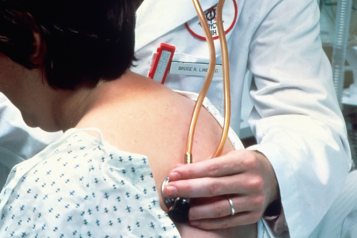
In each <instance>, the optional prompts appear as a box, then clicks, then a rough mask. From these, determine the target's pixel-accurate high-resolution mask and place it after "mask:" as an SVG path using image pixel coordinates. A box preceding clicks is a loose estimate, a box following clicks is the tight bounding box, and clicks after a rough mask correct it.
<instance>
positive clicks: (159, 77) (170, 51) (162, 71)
mask: <svg viewBox="0 0 357 238" xmlns="http://www.w3.org/2000/svg"><path fill="white" fill-rule="evenodd" d="M175 49H176V48H175V46H172V45H169V44H165V43H161V44H160V47H159V48H157V51H156V53H155V55H154V59H153V62H152V65H151V69H150V71H149V75H148V77H149V78H151V79H153V80H155V81H156V82H159V83H161V84H164V83H165V80H166V76H167V74H168V72H169V70H170V65H171V61H172V58H173V56H174V53H175Z"/></svg>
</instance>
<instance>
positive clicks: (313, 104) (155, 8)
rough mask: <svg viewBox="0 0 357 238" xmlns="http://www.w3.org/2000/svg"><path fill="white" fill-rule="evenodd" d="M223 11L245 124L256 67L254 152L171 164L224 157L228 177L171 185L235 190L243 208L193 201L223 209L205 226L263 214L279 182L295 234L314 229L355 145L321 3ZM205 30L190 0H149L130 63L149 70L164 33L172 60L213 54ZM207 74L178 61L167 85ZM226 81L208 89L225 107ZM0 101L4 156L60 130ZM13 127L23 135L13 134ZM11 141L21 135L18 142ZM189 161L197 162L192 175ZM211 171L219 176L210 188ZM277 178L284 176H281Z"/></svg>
mask: <svg viewBox="0 0 357 238" xmlns="http://www.w3.org/2000/svg"><path fill="white" fill-rule="evenodd" d="M201 4H202V7H203V8H204V10H208V9H210V8H211V7H213V6H214V5H215V4H217V0H204V1H201ZM213 12H214V10H213ZM208 13H210V14H207V18H208V20H209V24H210V27H211V30H212V34H213V35H215V34H216V32H215V28H214V27H215V19H214V17H212V10H211V11H209V12H208ZM223 20H224V24H225V27H226V30H227V41H228V48H229V53H230V74H231V92H232V120H231V121H232V122H231V126H232V127H233V129H235V130H236V132H238V131H239V128H240V122H241V116H240V111H241V99H242V90H243V83H244V77H245V75H246V73H247V71H248V70H250V71H251V72H252V73H253V75H254V77H253V82H252V88H251V92H250V94H251V99H252V100H253V103H254V109H253V112H252V114H251V116H250V125H251V128H252V131H253V133H254V134H255V136H256V138H257V141H258V145H255V146H252V147H250V148H249V150H250V151H248V152H247V151H236V152H235V153H232V154H230V155H229V156H223V157H221V158H218V159H215V160H212V161H209V162H207V163H202V164H200V165H197V164H192V165H190V166H182V167H178V168H176V169H174V172H176V176H177V175H178V174H180V175H181V178H185V176H188V177H195V176H198V177H200V176H208V175H211V176H216V174H206V168H209V167H210V166H212V165H215V164H218V165H222V164H224V165H226V166H225V167H224V168H223V169H222V170H218V171H219V172H218V173H219V174H218V175H219V176H222V178H217V179H214V180H212V179H196V180H193V181H191V180H190V181H176V182H174V183H171V190H169V189H168V190H167V191H169V192H171V194H172V193H173V192H174V191H175V189H176V190H177V193H176V195H181V194H186V195H190V196H208V195H210V194H207V193H209V192H212V194H213V195H214V194H216V193H218V194H227V193H229V194H230V195H229V196H230V198H231V199H232V201H233V203H234V206H235V209H236V211H237V212H238V214H235V215H234V216H229V214H230V212H231V209H230V205H229V203H228V200H227V199H226V198H225V199H220V200H219V201H218V202H217V203H216V205H217V204H218V206H216V207H218V208H220V209H221V213H220V214H213V213H214V212H215V209H214V207H213V205H212V206H197V207H196V208H193V209H192V210H191V213H190V218H191V219H192V218H214V217H221V216H224V218H221V219H218V220H215V221H212V222H211V221H210V220H201V219H198V221H200V224H198V226H199V227H202V228H204V229H208V228H215V227H217V226H222V225H223V224H227V225H239V224H244V223H245V222H247V221H249V220H248V219H245V218H247V217H246V216H245V215H243V214H242V213H239V212H244V211H248V215H249V219H251V220H250V222H253V221H254V220H257V219H258V218H259V217H260V215H261V214H262V213H263V212H264V211H265V208H266V206H267V205H268V204H267V201H268V198H269V199H270V200H271V194H269V191H273V190H275V193H276V194H277V197H276V198H278V197H280V199H281V205H282V207H283V213H282V214H280V220H283V221H284V219H285V221H286V223H287V226H288V227H289V233H290V236H291V237H307V236H308V235H309V234H310V233H311V232H312V231H313V230H315V231H316V229H317V227H318V226H319V223H320V222H321V221H322V220H323V217H324V216H325V214H326V213H327V211H328V209H329V208H330V206H331V204H333V202H334V201H335V199H336V198H337V196H338V194H339V192H340V190H341V189H342V186H341V184H343V183H344V181H345V177H346V175H347V173H348V171H349V170H350V167H351V160H350V149H349V145H348V142H347V135H346V129H345V125H344V122H343V118H342V115H341V112H340V109H339V106H338V104H337V101H336V96H335V92H334V88H333V84H332V75H331V67H330V65H329V62H328V59H327V58H326V56H325V54H324V52H323V50H322V48H321V42H320V39H319V25H318V22H319V9H318V6H317V3H316V1H315V0H300V1H293V0H261V1H248V0H226V6H225V10H224V19H223ZM185 23H187V24H185ZM201 36H202V32H201V31H200V28H199V24H198V19H197V17H196V12H195V9H194V7H193V5H192V2H191V0H180V1H177V0H145V1H144V2H143V3H142V5H141V6H140V8H139V9H138V11H137V29H136V53H137V58H138V59H139V60H138V62H137V67H134V68H133V69H132V70H133V71H134V72H137V73H140V74H143V75H147V74H148V72H149V70H150V66H151V60H152V54H153V53H154V52H155V51H156V49H157V47H158V46H159V45H160V43H168V44H171V45H174V46H175V47H176V52H175V55H174V58H173V61H174V62H176V64H178V65H181V66H182V65H185V63H193V64H198V63H200V64H206V63H208V48H207V44H206V42H205V41H204V40H202V39H201V38H202V37H201ZM215 45H216V55H217V64H220V62H221V58H220V48H219V43H218V40H215ZM202 67H203V66H202ZM203 80H204V76H203V75H190V72H182V71H180V70H176V71H175V70H173V71H172V72H171V73H170V74H169V75H168V76H167V79H166V82H165V85H166V86H168V87H170V88H173V89H179V90H186V91H195V92H199V90H200V87H201V85H202V82H203ZM222 88H223V85H222V79H221V77H220V76H219V75H218V76H217V77H215V78H214V79H213V82H212V86H211V89H210V90H209V93H208V95H207V96H208V98H209V99H210V100H211V102H212V103H213V104H214V105H215V106H216V107H217V108H218V109H219V110H220V111H221V112H222V113H223V89H222ZM0 102H1V103H2V104H0V113H1V120H0V123H1V124H0V126H1V132H0V133H1V134H0V138H1V140H0V149H1V150H0V152H1V153H2V154H1V157H0V160H1V162H2V163H3V164H5V165H7V167H12V165H13V164H14V163H15V162H19V161H21V160H23V159H26V158H29V157H31V156H32V155H33V154H34V153H36V152H37V151H38V150H40V149H42V148H43V147H44V146H45V145H46V144H48V143H50V142H51V141H53V140H54V139H55V138H58V136H60V134H42V133H43V132H40V131H38V130H29V129H28V128H27V127H26V126H25V125H24V124H23V122H20V120H17V119H16V118H17V117H19V114H18V112H15V111H14V110H15V109H14V108H12V106H10V105H8V102H7V101H6V99H4V100H3V101H0ZM15 115H17V116H15ZM5 118H11V119H5ZM13 135H16V138H13V137H11V136H13ZM14 141H18V143H16V144H14V143H13V142H14ZM28 145H31V146H30V147H29V146H28ZM28 148H31V150H28ZM256 151H259V152H260V153H258V152H256ZM9 154H11V156H12V157H10V158H13V159H11V160H6V161H5V160H4V158H5V156H4V155H9ZM247 156H248V157H249V158H248V159H249V161H250V162H249V161H247ZM255 156H257V158H256V157H255ZM266 158H267V159H266ZM241 161H244V162H245V163H243V164H246V165H247V167H246V168H242V167H241V166H240V165H239V164H240V163H241ZM6 163H8V164H6ZM260 165H262V166H261V167H260ZM192 166H193V168H194V171H196V172H195V173H193V174H189V175H187V171H188V169H189V168H190V167H192ZM5 167H6V166H2V167H1V166H0V168H5ZM211 168H212V167H211ZM227 170H229V171H228V172H227ZM227 173H228V174H227ZM2 174H3V173H2ZM225 175H232V176H225ZM172 176H175V174H173V175H172ZM250 178H255V179H256V181H257V183H256V184H255V185H256V186H255V187H254V186H253V185H254V184H253V183H249V181H252V180H251V179H250ZM265 178H269V179H267V180H264V179H265ZM259 179H262V180H259ZM268 180H269V182H268ZM211 181H214V183H215V184H218V185H220V186H213V187H215V188H216V189H215V190H209V188H210V182H211ZM271 181H272V182H271ZM274 181H275V182H276V181H277V184H275V185H274ZM261 182H264V183H261ZM223 184H226V186H223ZM258 185H260V186H258ZM249 186H253V187H254V188H253V189H252V188H251V187H249ZM211 188H212V186H211ZM187 193H188V194H187ZM212 194H211V195H212ZM237 194H239V196H238V195H237ZM249 198H255V199H256V200H254V199H249ZM274 198H275V197H274ZM245 209H247V210H245ZM227 212H228V213H227ZM253 213H254V214H253ZM257 214H258V215H259V216H257ZM252 215H253V218H254V219H253V218H252ZM254 215H255V217H254ZM284 217H285V218H284ZM242 218H244V219H242ZM192 220H193V219H192ZM196 221H197V220H196ZM226 222H228V223H226ZM192 224H193V225H195V224H194V223H192ZM272 224H273V225H276V226H277V227H272V229H273V230H274V229H275V231H277V232H279V230H280V231H281V230H282V229H281V226H282V225H281V223H279V222H273V223H272ZM196 225H197V224H196ZM285 234H286V233H285ZM272 235H275V236H277V234H272Z"/></svg>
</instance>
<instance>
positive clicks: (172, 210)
mask: <svg viewBox="0 0 357 238" xmlns="http://www.w3.org/2000/svg"><path fill="white" fill-rule="evenodd" d="M169 182H170V180H169V177H167V178H166V179H165V180H164V181H163V182H162V186H161V195H162V199H163V200H164V203H165V206H166V207H167V208H168V209H169V212H168V215H169V217H170V219H171V220H172V221H174V222H177V223H187V222H188V221H189V219H188V213H189V211H190V199H186V198H180V197H177V198H167V197H165V195H164V188H165V186H166V185H167V184H168V183H169Z"/></svg>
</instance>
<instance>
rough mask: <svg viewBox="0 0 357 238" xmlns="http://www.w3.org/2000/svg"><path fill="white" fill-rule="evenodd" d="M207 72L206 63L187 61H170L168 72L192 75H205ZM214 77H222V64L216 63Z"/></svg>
mask: <svg viewBox="0 0 357 238" xmlns="http://www.w3.org/2000/svg"><path fill="white" fill-rule="evenodd" d="M207 72H208V64H204V63H188V62H178V61H172V63H171V67H170V74H182V75H192V76H206V75H207ZM213 76H214V77H220V78H223V72H222V65H216V68H215V71H214V75H213Z"/></svg>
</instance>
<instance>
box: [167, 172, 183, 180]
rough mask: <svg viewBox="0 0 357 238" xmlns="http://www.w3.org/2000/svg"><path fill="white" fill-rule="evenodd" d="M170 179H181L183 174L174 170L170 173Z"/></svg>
mask: <svg viewBox="0 0 357 238" xmlns="http://www.w3.org/2000/svg"><path fill="white" fill-rule="evenodd" d="M169 178H170V181H174V180H179V179H180V178H181V175H180V174H179V173H177V172H172V173H170V174H169Z"/></svg>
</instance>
